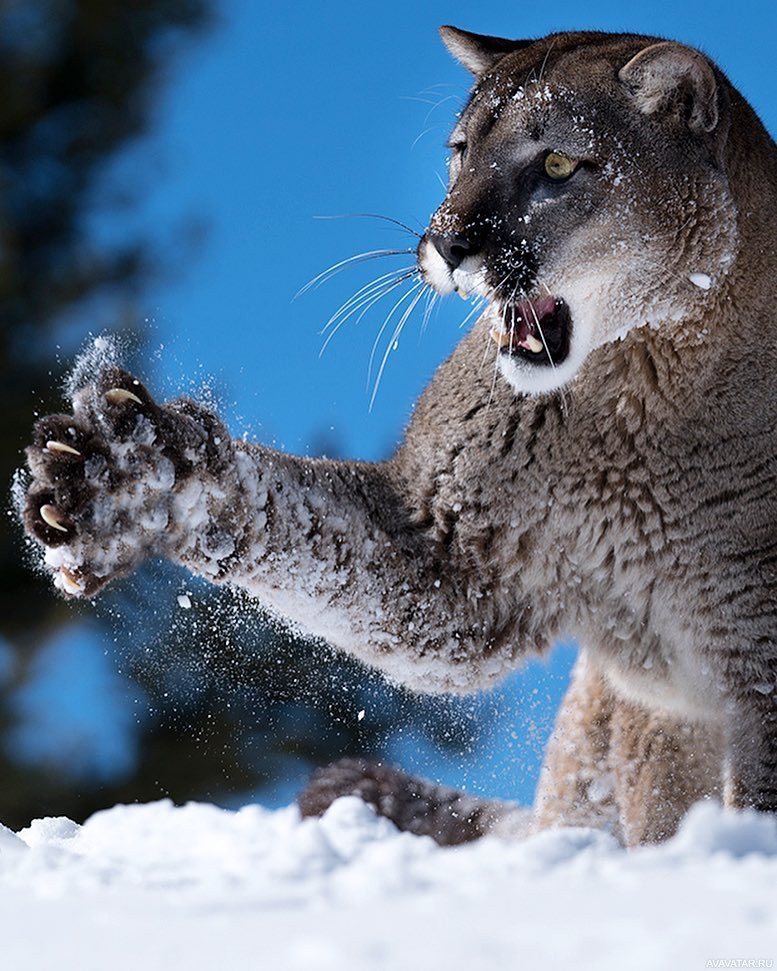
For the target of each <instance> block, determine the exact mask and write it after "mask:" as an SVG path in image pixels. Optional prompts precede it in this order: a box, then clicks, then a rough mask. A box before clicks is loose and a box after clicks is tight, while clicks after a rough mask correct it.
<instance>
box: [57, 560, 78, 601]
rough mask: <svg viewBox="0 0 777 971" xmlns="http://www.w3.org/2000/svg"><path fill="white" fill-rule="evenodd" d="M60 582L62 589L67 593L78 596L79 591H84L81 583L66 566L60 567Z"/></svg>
mask: <svg viewBox="0 0 777 971" xmlns="http://www.w3.org/2000/svg"><path fill="white" fill-rule="evenodd" d="M59 582H60V584H61V585H62V589H63V590H64V591H65V593H69V594H72V595H73V596H77V595H78V594H79V593H83V590H82V589H81V584H80V583H79V582H78V580H76V578H75V576H74V575H73V574H72V573H71V572H70V570H68V569H66V568H65V567H64V566H63V567H60V570H59Z"/></svg>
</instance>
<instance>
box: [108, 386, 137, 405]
mask: <svg viewBox="0 0 777 971" xmlns="http://www.w3.org/2000/svg"><path fill="white" fill-rule="evenodd" d="M105 397H106V398H107V399H108V401H110V402H111V403H112V404H114V405H118V404H121V403H122V402H124V401H134V402H135V403H136V404H138V405H142V404H143V402H142V401H141V400H140V398H138V396H137V395H136V394H133V393H132V392H131V391H127V390H126V389H125V388H111V389H110V390H109V391H106V392H105Z"/></svg>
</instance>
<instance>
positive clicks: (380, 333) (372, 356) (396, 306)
mask: <svg viewBox="0 0 777 971" xmlns="http://www.w3.org/2000/svg"><path fill="white" fill-rule="evenodd" d="M423 286H425V284H424V282H423V280H419V281H418V283H416V284H414V285H413V286H412V287H410V289H409V290H407V291H406V292H405V293H403V294H402V296H401V297H400V298H399V300H397V302H396V303H395V304H394V306H393V307H392V308H391V310H390V311H389V312H388V316H387V317H386V319H385V320H384V321H383V323H382V324H381V327H380V330H379V331H378V335H377V337H376V338H375V340H374V342H373V344H372V351H371V352H370V360H369V362H368V364H367V386H368V387H369V384H370V378H371V377H372V365H373V362H374V360H375V351H376V350H377V349H378V344H379V343H380V339H381V337H382V336H383V334H384V332H385V330H386V327H388V324H389V321H390V320H391V318H392V317H393V316H394V314H395V313H396V311H397V310H398V309H399V308H400V307H401V306H402V304H403V303H404V302H405V300H407V299H408V297H410V296H411V295H412V294H413V293H414V292H415V291H416V290H417V289H418V288H419V287H423Z"/></svg>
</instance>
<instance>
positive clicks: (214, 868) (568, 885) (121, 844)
mask: <svg viewBox="0 0 777 971" xmlns="http://www.w3.org/2000/svg"><path fill="white" fill-rule="evenodd" d="M776 888H777V822H776V821H775V820H773V819H770V818H767V817H763V816H757V815H756V814H738V815H735V814H731V813H727V812H725V811H724V810H722V809H720V808H719V807H717V806H715V805H712V804H699V805H697V806H696V807H695V808H694V809H693V810H692V811H691V813H690V814H689V816H688V817H687V819H686V821H685V823H684V825H683V827H682V829H681V831H680V833H679V834H678V836H677V837H676V838H675V839H674V840H673V841H671V842H670V843H668V844H666V845H664V846H662V847H658V848H651V849H643V850H639V851H635V852H631V853H627V852H625V851H624V850H622V849H620V848H619V847H618V846H617V845H616V844H615V842H614V841H613V840H612V839H611V838H610V837H609V836H607V835H606V834H604V833H601V832H596V831H593V830H585V829H569V830H560V831H555V832H549V833H543V834H540V835H537V836H534V837H531V838H529V839H526V840H524V841H521V842H516V843H504V842H500V841H498V840H497V839H495V838H490V839H486V840H483V841H481V842H480V843H477V844H472V845H470V846H464V847H460V848H457V849H447V850H442V849H439V848H438V847H437V846H435V845H434V844H433V843H432V842H431V841H430V840H428V839H425V838H418V837H413V836H410V835H408V834H405V833H398V832H397V831H396V829H394V827H393V826H392V825H391V824H390V823H388V822H387V821H386V820H384V819H378V818H376V817H375V816H374V814H373V813H372V811H371V810H370V809H369V808H368V807H366V806H365V805H363V804H362V803H361V802H360V801H359V800H356V799H341V800H339V801H338V802H337V803H335V804H334V806H332V808H331V810H330V811H329V813H328V814H327V815H326V816H325V817H324V819H322V820H306V821H304V822H302V821H300V819H299V817H298V815H297V811H296V809H294V808H289V809H283V810H280V811H276V812H271V811H269V810H265V809H262V808H259V807H255V806H252V807H249V808H245V809H242V810H240V811H239V812H228V811H226V810H223V809H217V808H215V807H213V806H208V805H202V804H191V805H187V806H184V807H182V808H176V807H174V806H172V805H171V804H170V803H167V802H160V803H154V804H151V805H145V806H117V807H115V808H114V809H111V810H108V811H106V812H102V813H98V814H97V815H95V816H93V817H92V818H91V819H89V820H88V821H87V822H86V823H85V824H84V825H83V826H78V825H76V824H75V823H72V822H70V821H69V820H66V819H41V820H37V821H36V822H34V823H33V824H32V825H31V826H30V827H29V828H28V829H25V830H23V831H22V832H20V833H19V834H18V835H16V834H14V833H12V832H11V831H10V830H7V829H2V828H0V954H2V959H1V961H0V963H1V965H2V968H3V969H4V971H5V969H7V971H43V969H45V971H62V969H66V971H70V969H74V971H75V969H78V971H92V969H95V971H97V969H100V971H106V969H111V971H123V969H128V971H129V969H132V971H137V969H140V968H142V969H144V971H147V969H156V968H172V967H182V968H185V969H186V971H195V969H206V968H207V969H213V968H230V969H233V968H234V969H244V968H252V969H253V968H262V969H264V968H266V969H269V971H276V969H279V971H285V969H311V971H318V969H330V968H332V969H341V968H349V969H350V968H353V969H354V971H373V969H374V971H378V969H380V971H400V969H401V971H420V969H436V968H445V969H446V971H458V969H461V971H480V969H488V971H502V969H513V968H515V969H519V968H528V967H536V968H541V969H543V971H552V969H557V968H558V969H561V968H563V969H564V971H569V969H570V968H575V969H578V968H596V969H597V971H600V969H610V968H612V969H618V971H622V969H623V968H628V969H629V971H640V969H643V968H644V969H645V971H648V969H649V971H655V969H657V968H661V969H663V968H677V969H686V968H687V969H693V968H705V967H714V966H718V967H725V966H726V964H716V963H715V962H718V961H727V960H728V961H731V960H734V961H736V960H745V961H747V960H753V961H754V962H758V961H759V960H761V961H764V962H769V961H773V960H774V959H775V958H777V953H775V952H777V889H776ZM708 962H710V963H708ZM728 966H734V967H735V966H737V965H736V964H732V965H728ZM739 966H745V967H747V966H748V965H747V964H744V965H739ZM752 966H753V967H758V966H759V965H758V964H757V963H755V964H753V965H752ZM760 966H766V967H769V966H773V965H770V964H768V963H765V964H762V965H760Z"/></svg>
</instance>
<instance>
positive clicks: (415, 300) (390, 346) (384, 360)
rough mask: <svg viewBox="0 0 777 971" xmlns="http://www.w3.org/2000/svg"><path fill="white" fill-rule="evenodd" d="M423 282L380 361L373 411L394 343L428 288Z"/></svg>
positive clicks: (371, 404)
mask: <svg viewBox="0 0 777 971" xmlns="http://www.w3.org/2000/svg"><path fill="white" fill-rule="evenodd" d="M421 283H422V289H421V290H420V291H419V292H418V293H417V294H416V295H415V297H414V298H413V300H412V301H411V303H410V306H409V307H407V308H406V309H405V312H404V313H403V314H402V316H401V318H400V319H399V323H398V324H397V326H396V327H395V328H394V333H393V334H392V335H391V340H390V341H389V342H388V345H387V347H386V351H385V353H384V354H383V360H382V361H381V362H380V370H379V371H378V376H377V378H376V379H375V387H374V388H373V391H372V397H371V398H370V408H369V410H370V411H372V406H373V405H374V404H375V398H376V396H377V394H378V388H379V387H380V379H381V378H382V377H383V371H384V370H385V367H386V361H388V358H389V354H390V353H391V351H392V348H393V347H394V345H395V344H396V342H397V341H398V340H399V338H400V336H401V335H402V330H403V328H404V326H405V324H406V322H407V320H408V318H409V317H410V315H411V314H412V312H413V310H414V309H415V307H416V306H417V304H418V301H419V300H420V299H421V297H423V295H424V290H425V289H426V287H427V284H425V283H423V281H421ZM416 286H418V284H416ZM412 292H413V291H412V290H410V293H412Z"/></svg>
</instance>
